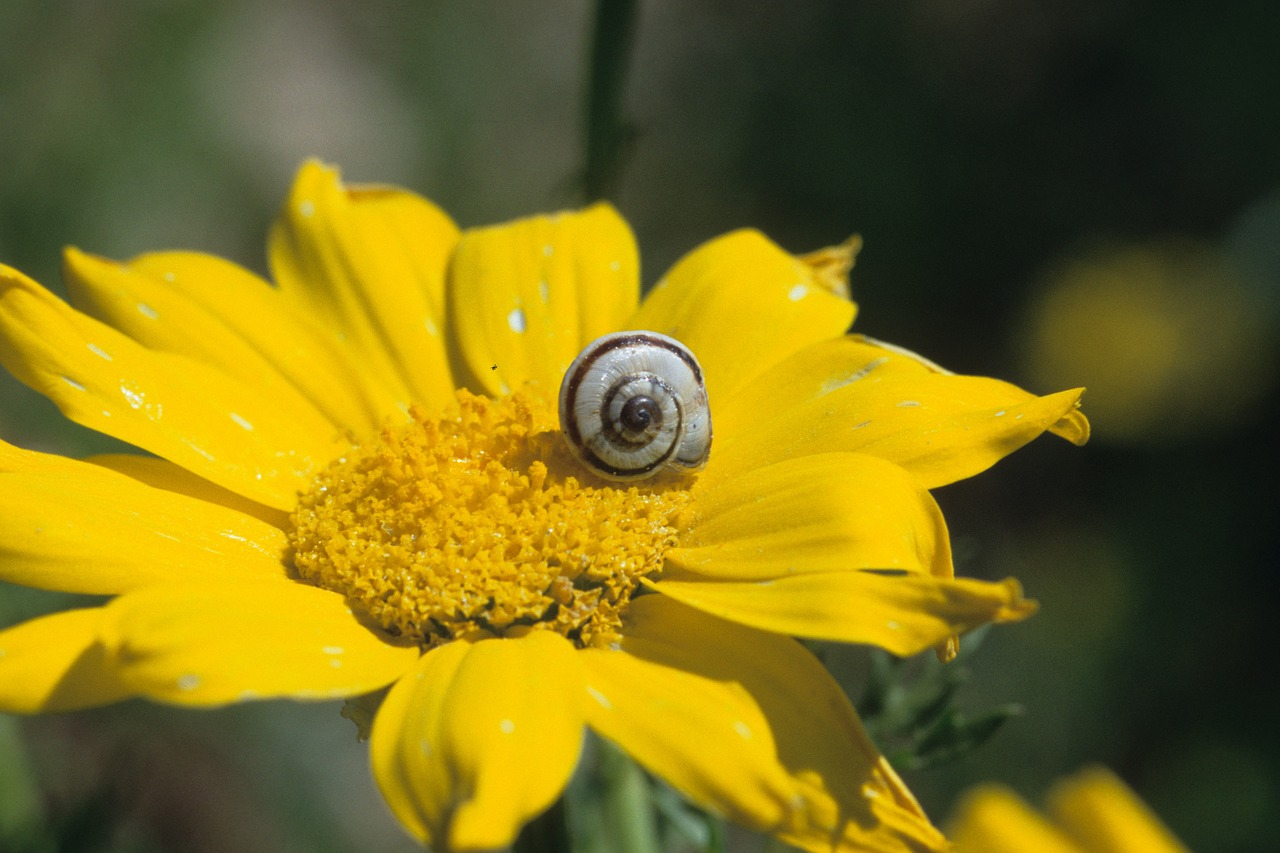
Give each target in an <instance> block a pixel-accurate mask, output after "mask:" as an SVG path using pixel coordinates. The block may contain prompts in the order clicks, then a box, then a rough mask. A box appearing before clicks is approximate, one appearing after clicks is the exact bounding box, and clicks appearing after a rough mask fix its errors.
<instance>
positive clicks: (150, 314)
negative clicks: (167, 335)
mask: <svg viewBox="0 0 1280 853" xmlns="http://www.w3.org/2000/svg"><path fill="white" fill-rule="evenodd" d="M138 313H139V314H141V315H142V316H143V317H146V318H147V319H148V320H159V319H160V312H159V311H157V310H156V309H154V308H152V307H151V306H150V305H148V304H147V303H145V302H139V303H138Z"/></svg>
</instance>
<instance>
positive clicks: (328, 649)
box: [320, 646, 346, 655]
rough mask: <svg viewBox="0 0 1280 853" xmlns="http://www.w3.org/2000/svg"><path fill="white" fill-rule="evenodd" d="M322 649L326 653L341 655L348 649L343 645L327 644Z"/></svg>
mask: <svg viewBox="0 0 1280 853" xmlns="http://www.w3.org/2000/svg"><path fill="white" fill-rule="evenodd" d="M320 651H322V652H324V653H325V654H326V655H340V654H342V653H343V652H345V651H346V649H344V648H343V647H342V646H325V647H324V648H323V649H321V650H320Z"/></svg>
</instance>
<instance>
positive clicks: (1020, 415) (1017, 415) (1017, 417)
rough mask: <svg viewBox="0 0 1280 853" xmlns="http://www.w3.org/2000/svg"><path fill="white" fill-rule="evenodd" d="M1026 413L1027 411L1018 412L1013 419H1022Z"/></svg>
mask: <svg viewBox="0 0 1280 853" xmlns="http://www.w3.org/2000/svg"><path fill="white" fill-rule="evenodd" d="M1025 414H1026V412H1018V414H1016V415H1014V416H1013V419H1014V420H1015V421H1020V420H1022V416H1023V415H1025Z"/></svg>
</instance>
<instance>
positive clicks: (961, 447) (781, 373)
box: [705, 338, 1088, 488]
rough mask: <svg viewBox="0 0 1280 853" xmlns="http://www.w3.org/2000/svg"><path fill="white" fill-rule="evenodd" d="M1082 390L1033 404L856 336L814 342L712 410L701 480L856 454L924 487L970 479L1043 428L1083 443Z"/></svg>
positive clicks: (1023, 395) (996, 385)
mask: <svg viewBox="0 0 1280 853" xmlns="http://www.w3.org/2000/svg"><path fill="white" fill-rule="evenodd" d="M1082 393H1083V389H1078V388H1077V389H1075V390H1072V391H1062V392H1060V393H1057V394H1050V395H1048V396H1045V397H1036V396H1034V395H1032V394H1029V393H1027V392H1026V391H1023V390H1021V389H1020V388H1018V387H1017V386H1014V385H1010V384H1009V383H1007V382H1001V381H999V380H996V379H988V378H985V377H979V376H955V375H951V374H947V373H940V372H935V370H932V369H930V367H929V366H928V364H927V363H926V362H920V361H916V360H915V359H914V358H912V357H910V356H909V355H907V354H904V353H902V352H899V351H895V350H889V349H884V348H882V347H878V346H875V345H872V344H868V343H866V342H864V341H862V340H860V339H857V338H844V339H838V340H833V341H827V342H823V343H819V344H817V345H815V346H813V347H810V348H808V349H806V350H803V351H801V352H798V353H796V354H795V356H793V357H792V358H790V359H788V360H786V361H784V362H782V363H781V364H778V365H777V366H776V367H774V368H773V369H771V370H770V371H768V372H767V373H766V374H764V375H762V376H761V377H759V379H758V380H757V381H755V382H752V383H751V385H750V386H749V387H747V388H744V389H743V390H742V391H741V392H740V393H738V394H736V395H733V396H730V397H728V398H722V399H719V400H716V401H714V402H713V405H714V406H716V409H715V417H716V443H717V446H716V448H715V450H714V453H713V459H714V462H713V463H712V465H711V466H709V467H708V469H707V471H706V474H705V476H707V477H717V478H718V477H734V476H738V475H739V474H741V473H742V472H743V471H748V470H751V469H752V468H755V467H759V466H760V465H763V464H768V463H769V462H773V461H777V460H779V459H788V458H792V457H796V456H806V455H809V454H812V453H821V452H830V451H837V450H840V451H856V452H858V453H866V454H870V455H872V456H878V457H880V458H882V459H886V460H888V461H890V462H893V463H896V464H898V465H901V466H902V467H903V468H906V469H907V470H908V471H910V472H911V474H912V475H913V476H914V477H915V478H916V479H917V480H918V481H919V482H920V483H921V484H922V485H924V486H925V487H926V488H935V487H937V486H943V485H946V484H947V483H951V482H955V481H956V480H960V479H964V478H965V477H971V476H973V475H974V474H977V473H979V472H980V471H983V470H985V469H986V468H988V467H990V466H991V465H993V464H995V463H996V462H997V461H999V460H1000V459H1001V458H1003V457H1004V456H1007V455H1008V454H1010V453H1012V452H1013V451H1014V450H1017V449H1018V448H1019V447H1021V446H1022V445H1024V444H1026V443H1027V442H1029V441H1031V440H1032V439H1033V438H1035V437H1036V436H1038V435H1040V434H1041V433H1042V432H1044V431H1046V430H1053V431H1056V432H1059V433H1060V434H1062V435H1064V436H1065V437H1067V438H1069V439H1070V440H1072V441H1075V442H1076V443H1083V442H1084V441H1085V440H1086V439H1087V437H1088V422H1087V421H1085V419H1084V417H1083V416H1082V415H1080V413H1079V412H1078V411H1077V407H1078V404H1079V401H1080V396H1081V394H1082Z"/></svg>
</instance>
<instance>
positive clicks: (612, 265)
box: [609, 261, 622, 272]
mask: <svg viewBox="0 0 1280 853" xmlns="http://www.w3.org/2000/svg"><path fill="white" fill-rule="evenodd" d="M609 269H611V270H613V271H614V272H617V271H618V270H620V269H622V261H609Z"/></svg>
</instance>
